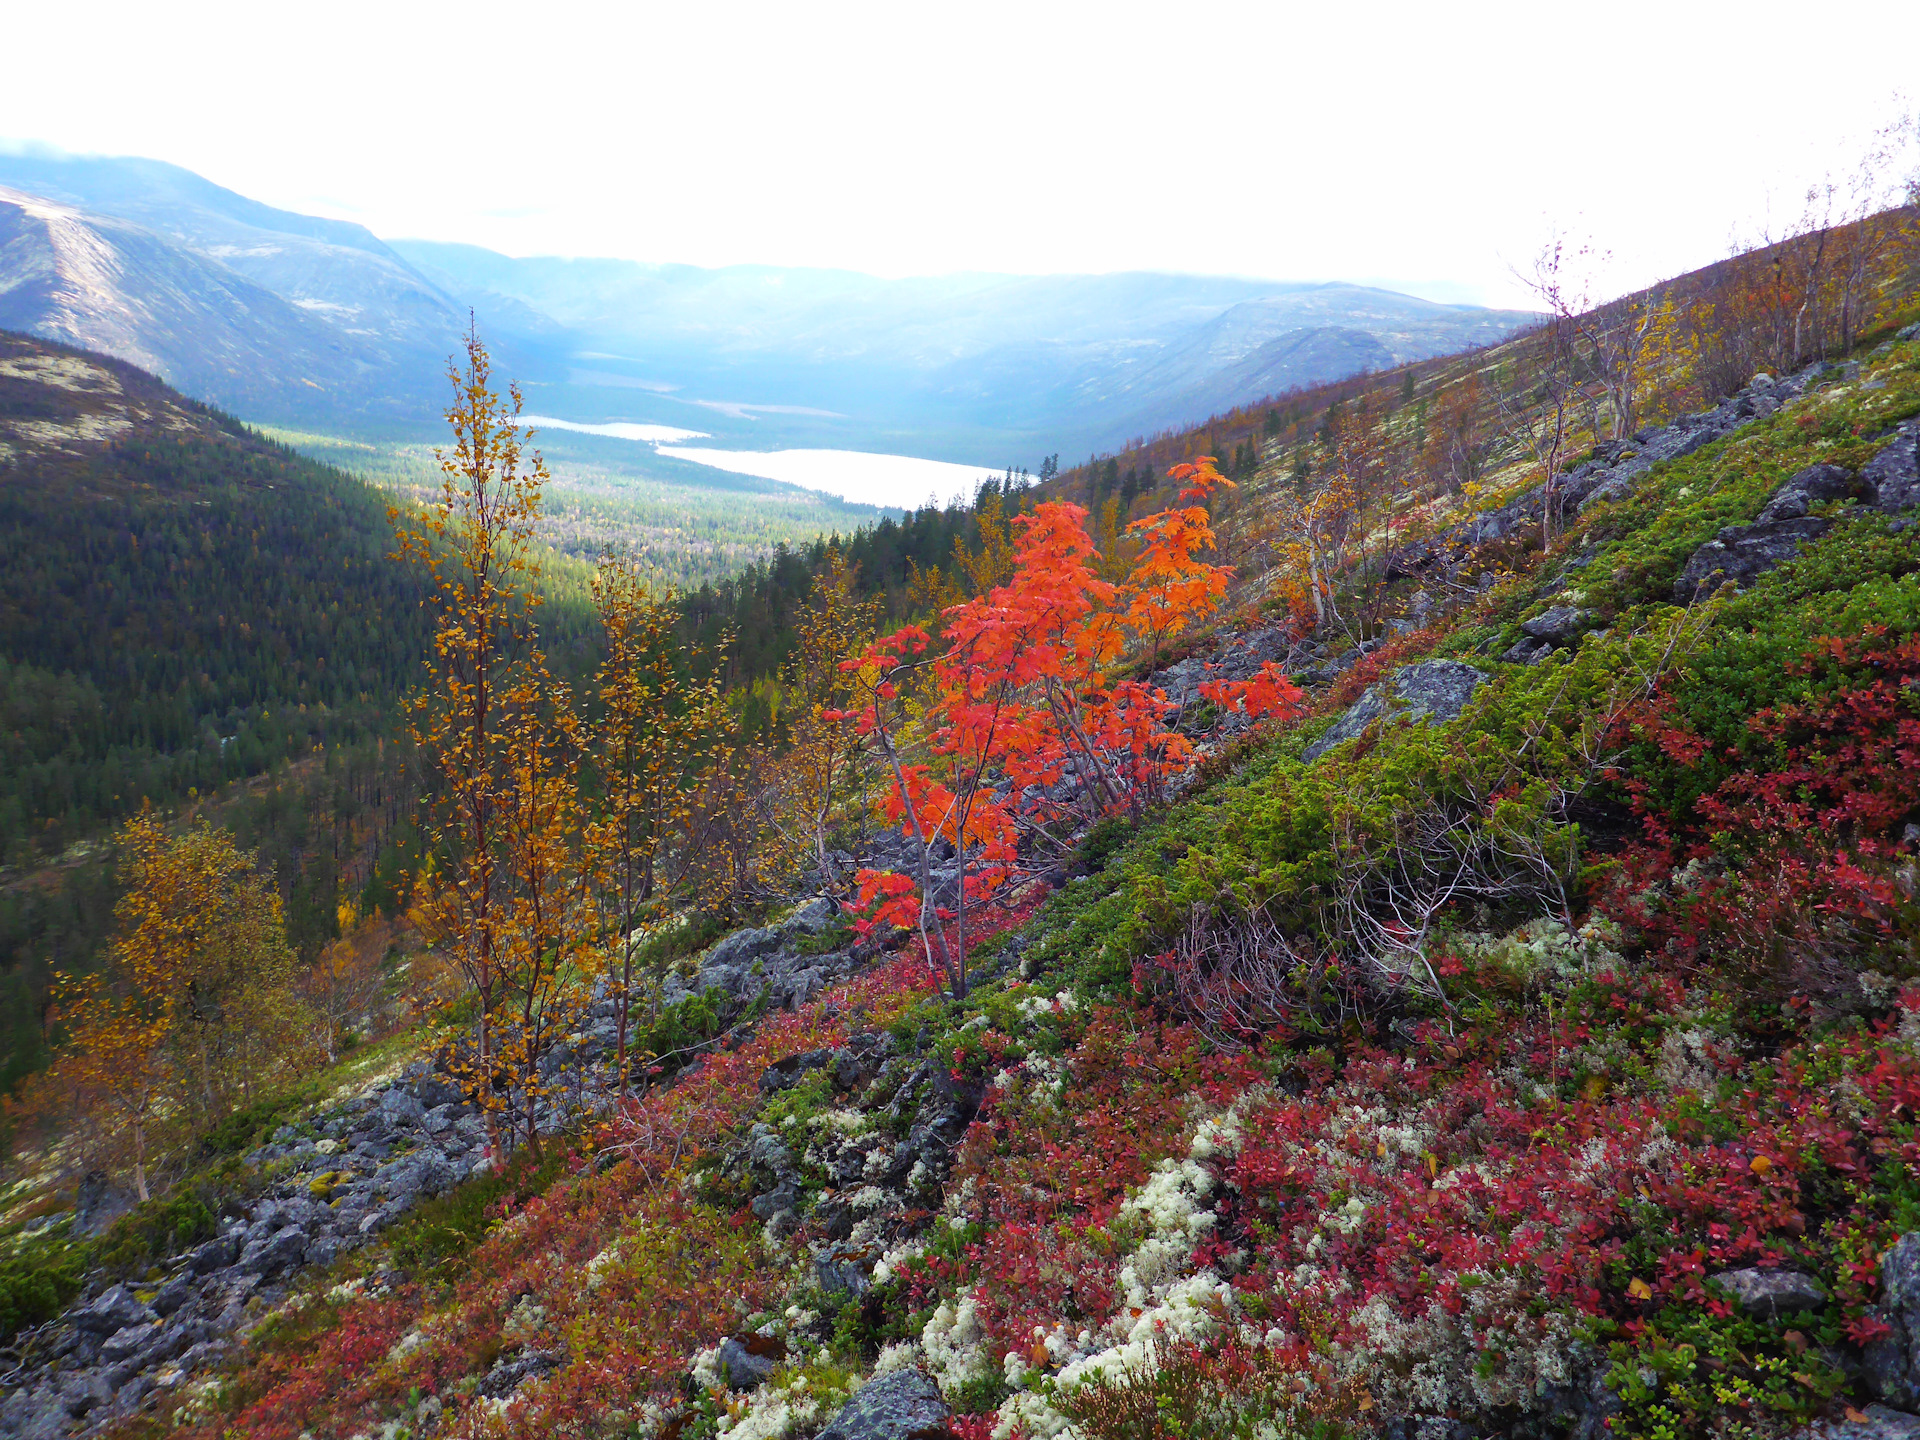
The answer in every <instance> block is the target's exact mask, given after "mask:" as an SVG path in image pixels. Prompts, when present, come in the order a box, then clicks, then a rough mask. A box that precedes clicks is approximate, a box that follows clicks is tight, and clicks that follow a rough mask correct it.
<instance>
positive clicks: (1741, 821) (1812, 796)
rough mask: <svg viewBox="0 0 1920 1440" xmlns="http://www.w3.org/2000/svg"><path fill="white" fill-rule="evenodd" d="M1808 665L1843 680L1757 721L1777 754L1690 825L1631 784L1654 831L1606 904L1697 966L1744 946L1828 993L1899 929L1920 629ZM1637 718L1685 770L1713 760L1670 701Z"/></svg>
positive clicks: (1726, 785) (1790, 978)
mask: <svg viewBox="0 0 1920 1440" xmlns="http://www.w3.org/2000/svg"><path fill="white" fill-rule="evenodd" d="M1794 669H1795V670H1796V672H1797V673H1800V674H1807V675H1815V674H1816V672H1818V673H1817V676H1816V678H1818V679H1820V680H1822V681H1824V682H1825V684H1826V685H1828V686H1830V687H1831V688H1827V689H1825V690H1824V692H1823V693H1820V694H1817V695H1816V696H1815V697H1814V698H1812V699H1810V700H1807V701H1805V702H1803V703H1800V704H1795V705H1786V706H1780V707H1776V708H1773V709H1769V710H1764V711H1761V712H1760V713H1758V714H1756V715H1754V716H1753V717H1752V718H1751V719H1750V720H1749V721H1748V728H1749V730H1750V731H1751V732H1752V734H1753V735H1754V737H1755V739H1756V740H1757V741H1761V742H1764V745H1763V746H1762V747H1761V750H1762V753H1763V754H1767V753H1770V754H1771V757H1772V759H1771V763H1770V764H1758V765H1752V766H1751V767H1750V768H1745V769H1741V770H1738V771H1736V772H1735V773H1733V774H1731V775H1729V776H1727V778H1726V779H1724V780H1722V781H1721V782H1720V783H1719V784H1718V785H1717V786H1716V787H1715V788H1714V789H1713V790H1711V791H1710V792H1708V793H1707V794H1705V795H1702V796H1701V797H1700V798H1699V799H1698V800H1696V801H1695V802H1694V804H1693V806H1692V813H1691V814H1690V815H1689V816H1687V817H1685V819H1684V821H1683V822H1682V824H1681V825H1680V826H1679V827H1677V828H1675V827H1673V826H1671V825H1669V823H1668V822H1667V820H1666V819H1665V817H1663V816H1662V815H1660V814H1659V813H1657V812H1656V811H1655V810H1653V809H1652V808H1651V807H1650V806H1649V805H1648V803H1647V801H1646V790H1645V785H1644V783H1643V782H1629V784H1628V788H1629V790H1630V791H1632V792H1634V794H1635V800H1636V806H1637V808H1638V809H1639V811H1640V813H1641V816H1642V821H1643V824H1644V827H1645V831H1646V837H1647V838H1646V840H1645V841H1644V842H1643V843H1642V844H1640V845H1637V846H1635V847H1633V848H1632V849H1630V850H1629V851H1628V852H1627V854H1626V855H1625V856H1624V857H1623V860H1622V864H1621V866H1620V868H1619V870H1618V872H1617V875H1616V877H1615V879H1614V882H1613V883H1612V885H1611V886H1610V888H1609V891H1608V893H1607V894H1606V896H1605V897H1604V898H1603V902H1602V903H1603V904H1604V905H1605V907H1606V908H1607V909H1609V910H1610V911H1611V913H1613V914H1614V915H1616V916H1617V917H1619V918H1622V919H1624V920H1627V921H1629V922H1630V923H1632V924H1634V925H1635V926H1637V927H1639V928H1640V929H1641V930H1642V931H1644V932H1645V933H1646V934H1647V935H1648V936H1649V937H1650V938H1652V939H1653V940H1655V941H1656V942H1660V943H1664V946H1665V949H1666V952H1667V954H1668V955H1669V956H1670V957H1672V958H1673V959H1674V960H1676V961H1678V962H1679V963H1681V964H1683V965H1693V964H1695V963H1697V962H1698V961H1699V960H1700V959H1701V957H1702V955H1703V952H1706V951H1707V950H1708V949H1709V948H1710V947H1725V946H1726V944H1727V942H1728V941H1729V940H1731V941H1732V942H1733V947H1734V949H1735V950H1736V951H1737V952H1739V953H1741V954H1742V955H1743V956H1744V957H1745V958H1746V960H1747V961H1748V963H1749V965H1756V966H1758V967H1759V968H1760V970H1761V972H1762V973H1768V974H1774V975H1776V976H1779V977H1780V978H1782V979H1784V980H1785V981H1786V982H1788V983H1790V984H1792V985H1795V986H1801V987H1809V988H1814V989H1818V988H1820V987H1821V985H1822V984H1823V982H1826V981H1830V980H1831V979H1832V978H1833V977H1834V975H1835V974H1837V973H1839V972H1841V971H1844V970H1846V969H1850V968H1857V965H1855V964H1854V960H1857V956H1858V952H1859V948H1860V945H1861V943H1862V942H1863V941H1870V940H1871V939H1872V938H1874V937H1876V936H1879V935H1884V934H1886V933H1887V932H1888V931H1889V930H1890V928H1891V923H1892V909H1893V906H1894V903H1895V901H1896V899H1897V898H1898V897H1897V895H1896V891H1895V888H1894V885H1893V882H1892V877H1891V874H1890V867H1889V865H1888V862H1889V861H1890V860H1891V859H1892V858H1893V857H1894V855H1895V854H1896V853H1897V851H1898V850H1899V849H1900V848H1901V841H1900V840H1899V838H1898V834H1897V832H1898V830H1899V828H1900V827H1901V826H1903V825H1904V823H1905V821H1906V819H1907V817H1908V816H1910V815H1911V814H1913V813H1914V811H1915V809H1916V807H1920V719H1916V718H1915V717H1914V716H1913V713H1912V711H1911V709H1910V705H1909V700H1908V696H1909V694H1910V690H1909V687H1910V686H1911V685H1912V684H1914V683H1915V682H1916V681H1917V680H1920V637H1907V638H1906V639H1904V640H1901V641H1899V642H1898V643H1893V642H1890V641H1889V640H1888V639H1887V637H1886V635H1885V631H1884V627H1877V626H1876V627H1872V628H1870V629H1869V630H1867V631H1866V632H1865V633H1864V634H1862V635H1860V636H1858V637H1855V638H1853V639H1850V640H1842V639H1825V640H1822V641H1820V642H1819V643H1818V644H1817V645H1816V646H1815V648H1814V649H1813V650H1812V651H1811V652H1809V654H1808V655H1807V657H1806V658H1805V659H1804V660H1802V661H1801V662H1800V663H1799V664H1798V665H1797V666H1796V667H1794ZM1630 724H1631V726H1632V728H1633V730H1634V731H1635V732H1636V733H1637V736H1638V738H1639V739H1641V740H1642V741H1643V742H1651V743H1652V744H1654V745H1656V746H1657V747H1658V748H1659V750H1660V752H1661V753H1662V754H1663V755H1665V756H1666V757H1667V758H1668V759H1669V760H1671V761H1673V762H1674V763H1675V764H1677V765H1679V766H1681V767H1683V768H1686V767H1693V766H1697V765H1700V764H1702V763H1703V762H1705V761H1707V760H1708V759H1710V758H1712V757H1711V755H1710V747H1709V745H1708V742H1707V741H1706V740H1705V739H1704V738H1703V737H1701V736H1700V735H1699V734H1698V733H1697V732H1695V731H1694V730H1693V729H1692V728H1691V727H1689V726H1688V725H1687V724H1686V723H1685V722H1684V720H1682V719H1681V718H1680V717H1679V714H1678V711H1677V707H1676V706H1675V705H1674V703H1673V701H1672V700H1671V699H1670V698H1669V697H1666V696H1661V697H1657V698H1656V700H1655V701H1654V702H1653V703H1651V704H1650V705H1648V706H1647V707H1644V708H1643V709H1641V710H1640V711H1638V712H1636V713H1635V715H1634V716H1633V717H1632V719H1631V721H1630ZM1727 758H1728V760H1730V761H1732V762H1734V763H1741V761H1742V757H1741V756H1740V755H1739V754H1738V753H1737V752H1730V753H1729V755H1728V756H1727ZM1682 865H1691V867H1692V868H1691V870H1690V872H1689V873H1688V875H1687V877H1686V880H1685V883H1683V884H1680V885H1669V884H1668V883H1667V881H1668V877H1669V875H1670V874H1671V873H1672V872H1673V871H1675V870H1676V869H1677V868H1678V867H1680V866H1682ZM1849 956H1851V957H1853V959H1852V960H1850V959H1848V958H1847V957H1849Z"/></svg>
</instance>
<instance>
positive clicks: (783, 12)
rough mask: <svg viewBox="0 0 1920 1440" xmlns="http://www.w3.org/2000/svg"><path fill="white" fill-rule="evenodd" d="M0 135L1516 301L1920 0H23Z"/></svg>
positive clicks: (389, 218) (1774, 182)
mask: <svg viewBox="0 0 1920 1440" xmlns="http://www.w3.org/2000/svg"><path fill="white" fill-rule="evenodd" d="M0 33H4V36H5V39H4V45H0V137H6V138H9V139H12V140H16V141H18V140H28V141H40V142H46V143H51V144H53V145H56V146H59V147H61V148H64V149H68V150H74V151H82V152H96V153H105V154H131V155H147V156H153V157H156V158H159V159H163V160H168V161H172V162H174V163H176V164H179V165H184V166H186V167H188V168H189V169H192V170H195V171H198V172H199V173H201V174H203V175H205V176H207V177H208V178H210V179H212V180H215V181H217V182H218V183H220V184H222V185H226V186H229V187H231V188H232V189H235V190H238V191H240V192H242V193H243V194H246V195H250V196H253V197H255V198H257V199H261V200H265V201H267V202H269V203H271V204H275V205H280V206H285V207H287V208H290V209H295V210H303V211H308V212H313V213H319V214H326V215H332V216H337V217H341V218H349V219H354V220H358V221H361V222H362V223H364V224H366V225H368V226H369V227H371V228H372V229H373V230H374V231H375V232H376V233H378V234H381V235H384V236H389V237H399V236H418V237H426V238H431V239H441V240H464V241H469V242H472V243H475V244H480V245H485V246H489V247H491V248H494V249H497V250H503V251H506V252H508V253H512V254H521V255H526V254H563V255H612V256H624V257H629V258H633V259H640V260H655V261H664V260H671V261H683V262H689V263H693V264H700V265H720V264H728V263H733V262H740V261H757V262H764V263H770V264H780V265H823V266H838V267H844V268H849V269H856V270H866V271H872V272H876V273H881V274H890V275H905V274H930V273H940V272H947V271H955V270H988V271H1007V272H1019V273H1039V272H1051V271H1110V270H1123V269H1144V268H1150V269H1162V270H1180V271H1193V272H1207V273H1225V274H1239V275H1251V276H1259V277H1266V278H1279V279H1330V278H1351V279H1367V280H1374V281H1389V282H1395V283H1398V284H1400V285H1402V286H1403V287H1405V288H1411V289H1414V290H1416V291H1417V292H1420V293H1428V294H1431V295H1433V296H1434V298H1441V299H1451V298H1478V299H1483V300H1488V301H1496V302H1499V301H1505V302H1512V303H1520V302H1522V301H1524V295H1523V294H1521V293H1520V292H1519V291H1518V290H1517V287H1516V286H1515V284H1514V283H1513V281H1512V280H1511V277H1510V276H1509V274H1508V267H1509V266H1510V265H1512V264H1515V263H1522V264H1524V262H1526V261H1527V260H1528V259H1529V258H1530V257H1531V256H1532V255H1533V254H1534V253H1535V252H1536V251H1537V250H1538V248H1539V246H1540V244H1541V241H1542V239H1543V238H1544V236H1545V235H1546V234H1547V233H1548V231H1549V230H1550V229H1551V228H1553V227H1555V226H1558V227H1559V228H1561V229H1562V230H1566V231H1571V232H1575V233H1577V234H1581V235H1586V236H1590V237H1592V238H1593V239H1594V240H1595V241H1596V242H1597V243H1598V244H1599V245H1601V246H1603V247H1606V248H1608V249H1610V250H1611V251H1612V252H1613V253H1614V254H1615V255H1616V257H1617V259H1618V263H1617V266H1616V269H1615V271H1614V272H1613V275H1612V277H1611V279H1612V280H1613V282H1614V283H1615V285H1619V284H1624V283H1631V282H1636V281H1642V280H1647V279H1653V278H1657V277H1659V276H1661V275H1664V274H1669V273H1672V272H1674V271H1677V270H1681V269H1685V268H1689V267H1691V266H1694V265H1698V264H1702V263H1704V262H1706V261H1709V260H1712V259H1715V258H1718V257H1719V256H1721V255H1723V254H1725V253H1726V251H1727V248H1728V244H1729V240H1730V239H1731V238H1732V236H1733V233H1734V232H1735V231H1736V230H1745V231H1748V232H1751V231H1753V230H1755V229H1757V228H1758V227H1759V226H1760V225H1761V224H1762V223H1764V221H1765V219H1766V217H1767V216H1768V214H1769V213H1771V214H1772V216H1773V217H1774V218H1775V219H1776V220H1778V219H1780V218H1782V217H1784V216H1785V215H1786V213H1787V212H1789V211H1795V210H1797V209H1798V205H1799V200H1798V197H1799V195H1800V194H1801V193H1802V192H1803V191H1804V189H1805V186H1806V184H1807V182H1808V181H1809V180H1810V179H1813V178H1816V177H1818V176H1819V175H1821V174H1823V173H1825V172H1829V171H1832V172H1836V173H1838V172H1840V171H1843V170H1845V169H1847V168H1849V167H1850V166H1851V164H1852V162H1853V161H1854V159H1855V158H1856V157H1857V156H1858V154H1859V153H1860V151H1861V148H1862V144H1863V141H1864V139H1865V137H1866V136H1867V135H1868V134H1869V133H1870V132H1871V131H1872V130H1873V129H1874V128H1875V127H1876V126H1878V125H1880V124H1882V123H1884V122H1885V121H1886V120H1887V119H1888V118H1890V116H1891V115H1892V114H1894V113H1895V111H1896V104H1897V101H1896V94H1897V92H1898V90H1899V88H1900V87H1901V86H1903V85H1905V86H1907V87H1909V89H1911V88H1912V87H1913V86H1914V85H1915V78H1910V77H1916V61H1915V56H1916V55H1920V4H1916V3H1914V0H1887V3H1859V0H1817V3H1816V0H1799V3H1795V4H1792V5H1786V4H1766V3H1742V4H1738V5H1735V4H1731V3H1721V4H1698V3H1688V0H1666V3H1659V4H1631V3H1615V4H1606V5H1556V4H1549V3H1542V0H1527V3H1520V4H1471V3H1467V4H1462V3H1458V0H1456V3H1453V4H1433V3H1427V4H1419V5H1406V6H1402V5H1394V4H1381V3H1374V4H1367V5H1360V4H1352V3H1333V0H1327V3H1318V4H1313V5H1310V6H1309V5H1297V4H1283V3H1262V4H1203V3H1195V0H1160V3H1155V4H1151V5H1126V4H1116V3H1102V4H1095V5H1066V4H1050V3H1047V0H1021V3H1016V4H1007V5H1001V4H994V3H969V4H933V3H925V0H922V3H918V4H915V3H903V0H894V3H889V4H884V5H874V6H855V5H836V4H831V3H815V4H793V3H782V4H776V5H764V6H762V5H725V4H718V3H712V0H688V3H683V4H677V5H672V6H667V5H660V4H655V3H646V0H642V3H637V4H622V5H614V4H603V5H574V4H565V3H553V0H547V3H543V4H538V5H535V4H525V5H513V6H509V5H499V6H492V5H478V4H469V5H464V6H426V5H415V4H409V3H405V0H385V3H379V4H359V3H337V0H336V3H329V4H327V5H324V6H314V5H302V6H282V5H272V4H261V3H259V0H250V3H247V4H243V5H215V4H196V3H193V0H181V3H175V4H167V5H155V4H153V3H151V0H142V3H140V4H137V5H124V6H122V5H97V4H87V3H85V0H66V3H62V4H50V3H39V4H29V3H24V0H19V3H14V4H11V5H9V6H7V7H6V9H5V11H4V21H3V29H0Z"/></svg>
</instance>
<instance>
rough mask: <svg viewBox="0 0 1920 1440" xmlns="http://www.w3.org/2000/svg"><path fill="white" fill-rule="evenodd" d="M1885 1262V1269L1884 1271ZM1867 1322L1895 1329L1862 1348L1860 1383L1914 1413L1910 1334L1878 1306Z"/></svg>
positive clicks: (1894, 1315)
mask: <svg viewBox="0 0 1920 1440" xmlns="http://www.w3.org/2000/svg"><path fill="white" fill-rule="evenodd" d="M1884 1263H1885V1262H1884V1260H1883V1261H1882V1265H1883V1267H1884ZM1867 1318H1868V1319H1870V1320H1879V1321H1882V1322H1884V1323H1885V1324H1887V1325H1888V1326H1890V1327H1891V1332H1890V1333H1889V1334H1886V1335H1881V1336H1878V1337H1877V1338H1875V1339H1872V1340H1869V1341H1868V1342H1867V1343H1866V1344H1864V1345H1862V1346H1861V1347H1860V1379H1861V1381H1862V1382H1863V1383H1864V1384H1865V1385H1866V1387H1867V1390H1868V1393H1870V1394H1871V1395H1873V1396H1874V1397H1875V1398H1876V1399H1880V1400H1885V1401H1888V1402H1889V1403H1891V1404H1893V1405H1896V1406H1900V1407H1904V1408H1907V1409H1912V1408H1913V1406H1914V1402H1915V1392H1914V1388H1913V1367H1912V1365H1911V1364H1910V1363H1909V1362H1908V1358H1907V1330H1906V1327H1905V1326H1904V1325H1902V1324H1901V1323H1900V1316H1899V1315H1898V1314H1897V1313H1889V1312H1888V1311H1885V1310H1881V1309H1879V1308H1877V1307H1874V1306H1869V1307H1868V1308H1867Z"/></svg>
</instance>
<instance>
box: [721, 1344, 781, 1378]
mask: <svg viewBox="0 0 1920 1440" xmlns="http://www.w3.org/2000/svg"><path fill="white" fill-rule="evenodd" d="M713 1368H714V1369H715V1370H716V1371H718V1372H719V1374H720V1375H721V1376H722V1377H724V1378H725V1380H726V1382H727V1388H728V1389H729V1390H755V1389H758V1388H759V1387H760V1386H762V1385H764V1384H766V1383H767V1380H768V1379H769V1378H770V1377H771V1376H772V1374H773V1372H774V1371H775V1370H776V1369H777V1368H778V1362H777V1361H775V1360H774V1359H773V1357H772V1356H770V1355H755V1354H754V1353H753V1352H752V1351H750V1350H748V1349H747V1347H746V1346H745V1345H742V1344H741V1343H740V1342H739V1341H738V1340H736V1339H734V1338H733V1337H732V1336H731V1335H729V1336H728V1337H727V1338H726V1339H725V1340H723V1341H721V1342H720V1353H719V1354H718V1355H716V1356H714V1359H713Z"/></svg>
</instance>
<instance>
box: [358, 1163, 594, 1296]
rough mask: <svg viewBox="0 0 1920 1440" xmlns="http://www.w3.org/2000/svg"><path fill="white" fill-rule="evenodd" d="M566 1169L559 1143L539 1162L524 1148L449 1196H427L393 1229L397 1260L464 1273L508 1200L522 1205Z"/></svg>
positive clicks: (439, 1274)
mask: <svg viewBox="0 0 1920 1440" xmlns="http://www.w3.org/2000/svg"><path fill="white" fill-rule="evenodd" d="M565 1171H566V1161H565V1157H564V1156H563V1155H562V1153H561V1149H560V1147H559V1146H553V1147H552V1148H551V1149H549V1150H548V1152H547V1156H546V1159H545V1160H544V1161H542V1162H540V1163H539V1164H537V1165H536V1164H535V1163H534V1159H533V1155H532V1152H531V1151H527V1150H522V1151H520V1152H519V1153H518V1154H516V1155H515V1156H514V1157H513V1159H512V1160H511V1161H509V1162H508V1163H507V1165H506V1166H505V1167H504V1168H502V1169H498V1170H492V1171H489V1172H488V1173H487V1174H485V1175H481V1176H478V1177H476V1178H474V1179H471V1180H468V1181H466V1182H464V1183H463V1184H460V1185H457V1186H455V1187H454V1188H453V1189H452V1190H450V1191H448V1192H447V1193H446V1194H445V1195H440V1196H436V1197H435V1198H433V1199H431V1200H427V1201H423V1202H422V1203H421V1204H419V1205H417V1206H415V1207H414V1209H413V1211H412V1212H411V1213H410V1214H409V1215H408V1216H407V1218H406V1219H405V1220H403V1221H402V1222H401V1223H400V1224H398V1225H396V1226H394V1228H393V1230H392V1231H391V1232H390V1235H391V1238H390V1240H389V1242H388V1247H389V1250H390V1252H391V1253H392V1255H393V1258H394V1261H395V1263H397V1264H399V1265H401V1266H403V1267H404V1268H406V1269H407V1270H409V1271H411V1272H414V1273H415V1274H419V1275H423V1276H432V1277H434V1278H437V1279H441V1280H454V1279H457V1278H458V1277H459V1276H460V1275H461V1274H463V1273H464V1272H465V1270H466V1267H467V1260H468V1257H469V1256H470V1255H471V1254H472V1253H473V1250H474V1248H475V1247H476V1246H478V1245H479V1244H480V1242H481V1241H482V1240H484V1239H486V1237H487V1232H488V1231H489V1230H491V1229H492V1228H493V1225H494V1221H495V1217H496V1213H497V1212H498V1211H499V1209H500V1208H501V1207H502V1204H503V1202H510V1203H511V1204H512V1205H521V1204H524V1203H525V1202H526V1201H528V1200H530V1199H532V1198H533V1197H534V1196H535V1195H539V1194H542V1193H543V1192H544V1191H545V1190H546V1189H547V1187H548V1186H550V1185H552V1184H553V1182H554V1181H556V1180H558V1179H559V1178H560V1177H561V1175H562V1174H564V1173H565Z"/></svg>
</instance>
